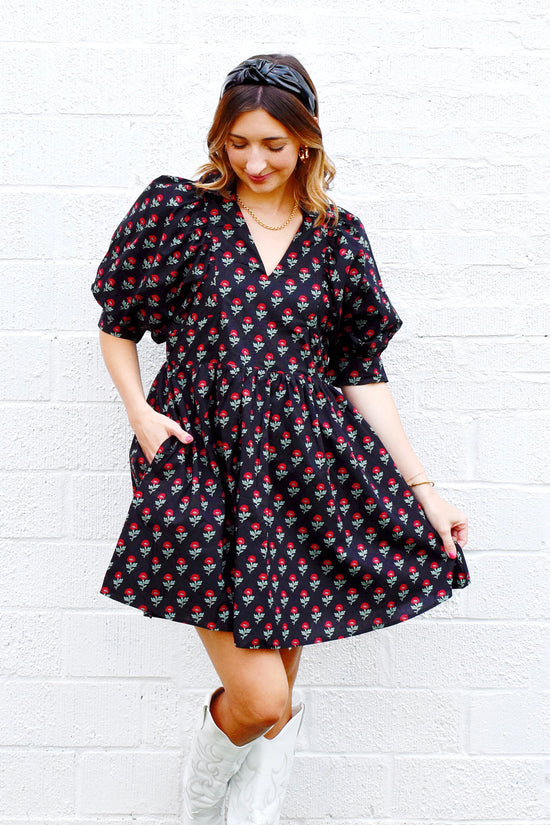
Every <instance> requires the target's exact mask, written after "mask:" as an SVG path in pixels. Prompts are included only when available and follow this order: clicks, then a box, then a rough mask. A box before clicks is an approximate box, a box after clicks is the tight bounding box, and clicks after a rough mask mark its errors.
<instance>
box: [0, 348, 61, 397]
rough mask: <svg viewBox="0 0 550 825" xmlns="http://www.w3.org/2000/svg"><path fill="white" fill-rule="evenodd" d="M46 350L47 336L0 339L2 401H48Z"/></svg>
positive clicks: (48, 363) (48, 376)
mask: <svg viewBox="0 0 550 825" xmlns="http://www.w3.org/2000/svg"><path fill="white" fill-rule="evenodd" d="M49 349H50V341H49V338H48V337H47V336H42V335H20V334H18V335H6V334H4V335H1V336H0V362H1V363H2V380H3V392H2V397H3V399H4V400H6V401H44V400H47V399H48V398H49V397H50V355H49Z"/></svg>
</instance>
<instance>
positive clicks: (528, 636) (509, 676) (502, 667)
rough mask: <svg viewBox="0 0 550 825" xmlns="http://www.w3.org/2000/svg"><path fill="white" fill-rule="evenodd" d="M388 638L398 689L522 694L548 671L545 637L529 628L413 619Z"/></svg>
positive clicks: (391, 631)
mask: <svg viewBox="0 0 550 825" xmlns="http://www.w3.org/2000/svg"><path fill="white" fill-rule="evenodd" d="M459 596H460V594H458V597H459ZM453 598H455V595H454V594H453ZM436 609H437V608H436ZM434 612H435V610H434ZM418 618H419V619H420V618H421V617H418ZM398 631H399V632H398ZM385 632H386V633H389V634H391V640H392V643H393V649H392V667H393V670H392V678H393V680H394V683H398V684H399V685H400V687H409V688H413V687H414V688H417V687H418V686H419V685H422V686H424V687H428V686H429V687H430V688H436V689H437V688H440V689H447V690H456V689H461V690H467V689H475V688H501V687H502V685H503V684H506V685H507V686H508V688H509V689H516V690H519V689H522V690H523V689H525V688H526V687H528V686H529V685H530V684H531V682H532V681H535V680H537V679H539V678H541V677H542V674H543V672H544V668H545V665H544V664H543V663H542V662H541V660H540V646H541V645H542V644H544V642H545V640H546V636H547V631H545V630H544V629H543V628H542V627H540V626H539V627H536V626H535V625H533V624H530V623H528V622H521V623H520V622H513V621H507V622H504V621H500V622H498V624H497V623H495V622H477V623H474V622H470V621H456V620H455V621H453V622H435V621H431V622H428V621H418V620H417V618H414V619H410V620H409V621H408V622H405V626H404V627H402V626H400V625H399V626H398V627H397V628H395V627H394V628H391V627H390V628H386V630H385ZM411 634H414V635H411Z"/></svg>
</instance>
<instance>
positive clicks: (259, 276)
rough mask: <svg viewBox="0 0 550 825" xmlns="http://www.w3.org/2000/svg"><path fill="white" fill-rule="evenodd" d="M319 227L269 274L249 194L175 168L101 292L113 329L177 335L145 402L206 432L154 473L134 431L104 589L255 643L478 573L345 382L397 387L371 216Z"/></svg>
mask: <svg viewBox="0 0 550 825" xmlns="http://www.w3.org/2000/svg"><path fill="white" fill-rule="evenodd" d="M314 221H315V215H314V214H313V213H310V214H308V213H305V214H304V218H303V221H302V224H301V226H300V229H299V230H298V232H297V233H296V235H295V237H294V239H293V241H292V242H291V244H290V246H289V247H288V249H287V252H286V254H285V256H284V258H283V259H282V260H281V261H280V263H279V264H278V265H277V266H276V267H275V270H274V271H273V272H272V273H271V274H270V275H267V274H266V273H265V271H264V268H263V266H262V261H261V259H260V255H259V253H258V250H257V249H256V247H255V245H254V242H253V240H252V237H251V235H250V233H249V231H248V227H247V224H246V222H245V220H244V218H243V215H242V213H241V211H240V209H239V207H238V204H237V203H236V201H235V200H234V199H233V198H223V197H222V196H221V195H219V194H218V193H206V194H203V193H200V192H199V191H198V190H197V189H196V187H195V185H194V183H193V182H192V181H190V180H186V179H183V178H178V177H173V176H166V175H165V176H161V177H159V178H157V179H156V180H154V181H153V182H152V183H151V184H150V185H149V186H148V187H147V188H146V189H145V191H144V192H143V193H142V194H141V195H140V196H139V197H138V199H137V201H136V202H135V203H134V204H133V205H132V207H131V208H130V210H129V212H128V213H127V215H126V216H125V218H124V219H123V221H122V223H121V224H120V226H119V227H118V228H117V230H116V231H115V233H114V235H113V238H112V242H111V245H110V247H109V249H108V251H107V254H106V255H105V257H104V259H103V261H102V262H101V265H100V267H99V270H98V273H97V277H96V279H95V281H94V284H93V287H92V289H93V293H94V295H95V298H96V300H97V301H98V302H99V303H100V304H101V306H102V313H101V317H100V321H99V326H100V327H101V328H102V329H103V330H104V331H105V332H107V333H110V334H111V335H115V336H118V337H121V338H127V339H130V340H132V341H136V342H137V341H139V340H140V339H141V337H142V336H143V334H144V333H145V332H146V331H147V330H148V331H149V332H150V334H151V336H152V337H153V339H154V340H155V341H156V342H159V343H161V342H162V343H165V344H166V361H165V363H164V365H163V366H162V368H161V370H160V372H159V374H158V375H157V377H156V378H155V380H154V382H153V385H152V387H151V389H150V392H149V395H148V401H149V403H150V404H151V406H152V407H154V409H156V410H158V411H159V412H161V413H164V414H165V415H167V416H169V417H170V418H173V419H175V420H177V421H179V422H180V423H181V425H182V427H183V428H184V429H185V430H187V431H188V432H190V433H191V435H192V436H193V441H192V442H191V443H190V444H182V443H181V442H180V441H179V440H178V439H176V438H175V437H173V436H171V437H169V438H167V439H166V440H165V441H164V442H163V443H162V444H161V446H160V447H159V450H158V452H157V453H156V455H155V457H154V459H153V461H152V463H151V464H148V463H147V461H146V459H145V456H144V454H143V451H142V449H141V447H140V445H139V443H138V441H137V439H136V438H135V437H134V438H133V440H132V444H131V448H130V467H131V474H132V482H133V499H132V502H131V505H130V509H129V513H128V517H127V519H126V522H125V524H124V527H123V530H122V533H121V536H120V538H119V540H118V544H117V546H116V549H115V551H114V553H113V556H112V559H111V561H110V563H109V566H108V568H107V571H106V573H105V577H104V580H103V582H102V586H101V593H103V594H104V595H105V596H108V597H109V598H111V599H114V600H116V601H118V602H121V603H123V604H126V605H130V606H132V607H135V608H138V609H139V610H141V611H142V612H143V614H144V615H145V616H157V617H161V618H164V619H171V620H173V621H177V622H185V623H188V624H192V625H198V626H200V627H205V628H211V629H213V630H226V631H231V632H232V633H233V637H234V643H235V645H236V646H238V647H243V648H271V649H276V648H281V647H292V646H296V645H307V644H314V643H320V642H326V641H330V640H335V639H342V638H349V637H350V636H354V635H357V634H360V633H365V632H366V631H370V630H373V629H377V628H383V627H387V626H388V625H392V624H395V623H397V622H401V621H404V620H406V619H409V618H411V617H413V616H416V615H418V614H419V613H423V612H424V611H426V610H429V609H431V608H432V607H435V606H436V605H438V604H440V603H441V602H444V601H445V600H446V599H448V598H449V597H450V596H451V595H452V589H453V588H462V587H465V586H466V585H467V584H468V583H469V573H468V568H467V565H466V561H465V559H464V555H463V553H462V549H461V548H460V547H459V546H458V545H456V546H457V557H456V559H450V558H449V557H448V556H447V554H446V553H445V551H444V549H443V545H442V541H441V537H440V536H439V534H438V533H437V532H436V531H435V530H434V528H433V527H432V525H431V524H430V523H429V521H428V520H427V518H426V515H425V513H424V510H423V509H422V507H421V505H420V504H419V502H418V501H417V500H416V498H415V497H414V495H413V494H412V492H411V490H410V489H409V488H408V487H407V485H406V483H405V481H404V479H403V477H402V475H401V474H400V472H399V470H398V469H397V467H396V466H395V464H394V462H393V461H392V459H391V457H390V455H389V454H388V452H387V451H386V450H385V448H384V446H383V444H382V442H381V441H380V439H379V438H378V437H377V436H376V434H375V433H374V431H373V430H372V429H371V427H370V426H369V424H368V423H367V421H366V420H365V419H364V418H363V416H362V415H361V414H360V413H359V411H358V410H357V409H356V408H355V407H354V406H353V405H352V404H351V403H350V402H349V401H348V400H347V399H346V398H345V396H344V395H343V393H342V392H341V389H339V387H342V386H345V385H347V384H366V383H372V382H378V381H387V376H386V373H385V371H384V368H383V366H382V363H381V361H380V353H381V352H382V351H383V350H384V349H385V347H386V346H387V344H388V342H389V341H390V339H391V337H392V336H393V335H394V334H395V332H396V331H397V330H398V329H399V328H400V326H401V324H402V321H401V319H400V318H399V316H398V314H397V313H396V311H395V309H394V308H393V307H392V305H391V303H390V301H389V299H388V297H387V295H386V293H385V291H384V288H383V285H382V282H381V280H380V277H379V274H378V271H377V268H376V264H375V262H374V259H373V257H372V253H371V250H370V246H369V242H368V239H367V236H366V234H365V231H364V229H363V226H362V225H361V223H360V221H359V220H358V219H357V218H356V217H354V216H353V215H351V214H349V213H347V212H345V211H343V210H342V211H341V212H340V217H339V220H338V222H337V224H336V225H333V226H331V225H329V224H324V225H322V226H318V227H316V226H314Z"/></svg>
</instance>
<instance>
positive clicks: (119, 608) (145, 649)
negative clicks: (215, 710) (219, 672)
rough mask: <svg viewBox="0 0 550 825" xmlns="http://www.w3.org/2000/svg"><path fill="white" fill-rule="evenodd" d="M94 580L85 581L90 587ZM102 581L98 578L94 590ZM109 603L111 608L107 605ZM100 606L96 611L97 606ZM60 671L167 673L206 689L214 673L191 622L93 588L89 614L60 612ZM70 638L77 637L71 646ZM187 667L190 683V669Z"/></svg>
mask: <svg viewBox="0 0 550 825" xmlns="http://www.w3.org/2000/svg"><path fill="white" fill-rule="evenodd" d="M92 585H93V582H91V583H90V587H92ZM100 586H101V581H99V582H97V589H98V590H99V588H100ZM110 605H112V609H109V608H110ZM102 606H103V607H104V610H103V611H101V610H98V608H100V607H102ZM62 638H63V643H64V651H63V653H64V661H63V672H64V673H65V674H66V675H67V676H71V677H82V678H87V677H93V678H96V679H97V678H103V677H105V678H113V677H115V678H124V677H133V678H134V677H139V678H140V679H143V678H146V677H154V678H156V679H159V678H168V677H170V678H172V679H174V680H176V683H177V684H178V685H181V686H182V688H184V689H185V690H187V691H188V690H189V689H190V688H193V689H198V688H211V686H212V685H217V684H218V681H217V676H216V675H215V671H214V669H213V668H212V666H211V664H210V660H209V659H208V657H207V656H206V653H205V652H204V650H203V647H202V644H201V642H200V640H199V638H198V635H197V633H196V631H195V629H194V628H193V627H191V626H190V625H186V624H183V623H181V622H179V623H175V622H174V623H172V622H171V621H169V620H168V619H159V618H156V617H153V618H148V617H145V616H143V614H142V613H141V612H140V611H139V610H137V609H135V608H131V607H128V606H127V605H122V604H119V603H118V602H113V601H112V600H110V599H108V598H106V597H105V596H103V595H101V594H99V593H98V596H97V607H96V611H95V612H94V613H88V612H84V611H79V612H76V611H73V612H66V613H65V614H64V616H63V627H62ZM74 639H78V644H77V645H75V643H74ZM191 667H192V671H193V676H192V684H191V683H190V668H191Z"/></svg>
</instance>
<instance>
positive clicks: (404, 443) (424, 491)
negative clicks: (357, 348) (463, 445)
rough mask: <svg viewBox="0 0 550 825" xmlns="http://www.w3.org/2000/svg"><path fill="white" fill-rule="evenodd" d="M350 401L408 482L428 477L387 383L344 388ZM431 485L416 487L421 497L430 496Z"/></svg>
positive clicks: (415, 491)
mask: <svg viewBox="0 0 550 825" xmlns="http://www.w3.org/2000/svg"><path fill="white" fill-rule="evenodd" d="M341 389H342V392H343V394H344V395H345V397H346V398H347V400H348V401H349V402H350V403H351V404H353V406H354V407H356V408H357V409H358V410H359V412H360V413H361V415H362V416H363V418H365V420H366V421H368V423H369V424H370V426H371V427H372V429H373V430H374V432H375V433H376V435H377V436H378V437H379V438H380V440H381V441H382V443H383V444H384V447H385V448H386V450H387V451H388V453H389V454H390V456H391V457H392V459H393V461H394V463H395V465H396V466H397V468H398V470H399V471H400V473H401V475H402V476H403V477H404V478H405V480H406V481H426V480H427V479H428V476H427V475H426V471H425V470H424V467H423V466H422V463H421V461H420V459H419V458H418V456H417V455H416V453H415V452H414V450H413V448H412V446H411V444H410V443H409V440H408V438H407V436H406V434H405V431H404V429H403V424H402V423H401V419H400V417H399V413H398V411H397V407H396V406H395V401H394V400H393V396H392V394H391V392H390V389H389V387H388V385H387V383H385V382H380V383H378V384H356V385H346V386H344V387H341ZM431 491H432V488H431V486H430V485H429V484H422V485H420V486H418V487H414V489H413V492H414V494H415V496H416V497H417V498H418V499H424V500H425V499H426V498H427V497H429V496H430V494H431Z"/></svg>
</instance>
